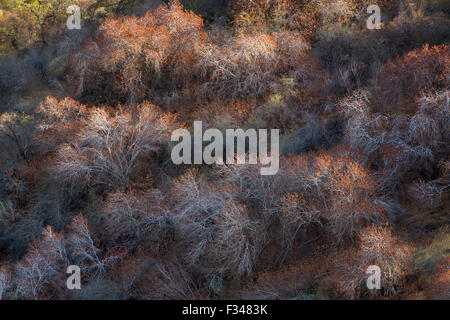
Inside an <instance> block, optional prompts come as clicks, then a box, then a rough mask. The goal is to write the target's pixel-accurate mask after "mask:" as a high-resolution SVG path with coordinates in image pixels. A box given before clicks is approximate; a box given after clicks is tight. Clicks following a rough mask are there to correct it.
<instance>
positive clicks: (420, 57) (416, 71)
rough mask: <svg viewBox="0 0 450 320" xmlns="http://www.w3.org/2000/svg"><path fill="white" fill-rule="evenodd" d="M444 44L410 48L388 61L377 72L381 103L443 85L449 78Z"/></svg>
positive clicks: (392, 101) (409, 98)
mask: <svg viewBox="0 0 450 320" xmlns="http://www.w3.org/2000/svg"><path fill="white" fill-rule="evenodd" d="M449 52H450V51H449V49H448V46H447V45H441V46H434V47H429V46H428V45H426V46H425V47H423V48H422V49H416V50H413V51H411V52H409V53H407V54H406V55H404V56H402V57H398V58H396V59H395V60H393V61H390V62H388V63H387V64H386V65H385V66H384V67H383V69H382V71H381V72H380V74H379V76H378V81H379V84H380V90H381V92H380V93H381V95H380V98H381V100H380V103H381V104H384V103H388V104H389V105H392V104H395V103H397V102H399V101H401V100H404V99H406V100H411V99H413V98H414V97H416V96H417V95H418V94H420V93H421V92H422V91H428V90H430V89H435V90H436V89H441V88H446V87H448V85H449V82H448V81H449V77H450V69H449V65H450V53H449Z"/></svg>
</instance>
